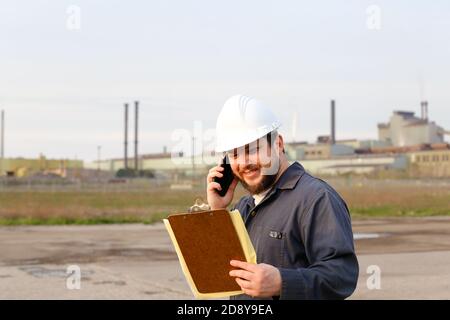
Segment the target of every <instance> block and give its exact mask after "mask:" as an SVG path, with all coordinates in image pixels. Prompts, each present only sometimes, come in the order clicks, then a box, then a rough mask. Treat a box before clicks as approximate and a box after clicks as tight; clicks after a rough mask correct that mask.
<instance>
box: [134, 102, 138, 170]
mask: <svg viewBox="0 0 450 320" xmlns="http://www.w3.org/2000/svg"><path fill="white" fill-rule="evenodd" d="M138 124H139V101H135V102H134V171H135V173H136V175H137V173H138V169H139V163H138Z"/></svg>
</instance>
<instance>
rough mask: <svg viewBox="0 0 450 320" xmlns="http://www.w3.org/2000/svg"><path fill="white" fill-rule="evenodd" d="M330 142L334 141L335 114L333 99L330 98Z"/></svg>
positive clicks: (333, 142)
mask: <svg viewBox="0 0 450 320" xmlns="http://www.w3.org/2000/svg"><path fill="white" fill-rule="evenodd" d="M330 143H331V144H335V143H336V116H335V104H334V100H331V134H330Z"/></svg>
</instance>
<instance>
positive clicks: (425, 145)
mask: <svg viewBox="0 0 450 320" xmlns="http://www.w3.org/2000/svg"><path fill="white" fill-rule="evenodd" d="M421 108H422V109H421V117H420V118H418V117H415V116H414V112H410V111H394V112H393V114H392V116H391V118H390V120H389V122H388V123H382V124H378V135H379V137H378V140H357V139H349V140H338V139H336V124H335V110H336V104H335V101H334V100H332V101H331V112H330V113H331V130H330V135H326V136H319V137H318V138H317V141H316V142H315V143H312V144H311V143H307V142H291V143H286V144H285V149H286V155H287V157H288V159H289V160H290V161H296V160H297V161H300V162H301V163H302V165H303V166H304V167H305V169H306V170H308V171H309V172H311V173H313V174H324V175H325V174H326V175H338V174H346V173H357V174H366V173H372V172H376V171H382V170H403V171H408V172H411V173H414V174H417V175H429V176H435V177H447V176H449V177H450V161H449V160H448V159H449V158H450V146H449V144H448V143H446V142H445V140H444V135H446V134H449V132H448V131H445V130H444V129H443V128H442V127H440V126H438V125H437V124H436V123H435V122H431V121H429V119H428V103H427V102H426V101H423V102H422V103H421ZM126 112H127V111H126ZM126 128H127V125H126ZM125 139H127V133H125ZM135 141H137V137H136V138H135ZM126 146H127V140H125V147H126ZM136 157H137V154H135V166H136V168H137V169H140V170H142V169H146V170H154V171H155V172H161V173H164V174H166V175H169V176H170V175H172V176H173V175H175V176H178V175H184V176H191V175H192V174H193V173H196V174H202V173H203V172H206V171H207V170H208V169H209V168H210V167H211V166H213V165H215V164H216V163H217V162H218V160H219V158H220V155H214V153H213V152H211V153H202V154H199V155H196V156H195V157H191V156H188V157H186V156H185V157H183V156H182V155H171V154H170V153H167V150H164V152H163V153H158V154H147V155H140V156H139V157H138V160H136ZM125 158H126V151H125ZM125 158H124V159H111V160H104V161H101V162H100V163H97V162H95V163H91V164H88V168H92V169H95V168H101V170H108V171H111V172H115V171H117V170H119V169H121V168H124V167H125V166H126V165H127V164H126V163H127V160H126V159H125Z"/></svg>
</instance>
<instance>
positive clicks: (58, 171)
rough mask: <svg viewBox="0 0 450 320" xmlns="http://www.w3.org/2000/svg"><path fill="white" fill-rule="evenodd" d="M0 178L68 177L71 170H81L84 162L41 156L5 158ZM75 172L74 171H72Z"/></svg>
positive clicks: (0, 160)
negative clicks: (35, 157) (33, 157)
mask: <svg viewBox="0 0 450 320" xmlns="http://www.w3.org/2000/svg"><path fill="white" fill-rule="evenodd" d="M0 168H1V173H0V176H7V177H17V178H22V177H30V176H33V175H38V174H39V175H41V176H46V175H47V176H59V177H62V178H66V177H68V172H69V171H71V170H74V169H75V170H77V169H78V170H81V169H82V168H83V161H81V160H68V159H47V158H46V157H45V156H43V155H40V157H39V158H37V159H25V158H3V159H0ZM72 172H73V171H72Z"/></svg>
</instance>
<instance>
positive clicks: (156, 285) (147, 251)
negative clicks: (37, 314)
mask: <svg viewBox="0 0 450 320" xmlns="http://www.w3.org/2000/svg"><path fill="white" fill-rule="evenodd" d="M353 225H354V231H355V232H356V233H358V234H359V233H362V234H369V236H370V234H374V233H375V234H378V235H379V236H380V237H378V238H369V239H362V240H357V241H356V248H357V253H358V257H359V262H360V279H359V283H358V287H357V290H356V291H355V293H354V294H353V296H352V297H351V298H352V299H401V298H405V299H432V298H433V299H449V298H450V271H449V270H450V218H442V217H435V218H403V219H402V218H396V219H371V220H356V221H354V223H353ZM70 265H77V266H79V267H80V270H81V289H80V290H69V289H67V277H68V274H67V273H66V271H67V267H68V266H70ZM369 266H370V268H369V270H368V269H367V268H368V267H369ZM374 266H375V267H374ZM377 268H379V269H377ZM374 270H375V271H377V270H380V271H381V277H380V279H381V280H380V283H379V284H380V289H376V288H373V289H371V290H370V289H369V287H368V286H367V280H370V281H369V285H370V286H371V287H374V286H375V287H376V284H377V282H374V281H373V279H374V276H373V272H374ZM367 271H369V273H368V272H367ZM69 284H70V283H69ZM0 298H1V299H18V298H26V299H79V298H83V299H192V294H191V292H190V290H189V288H188V286H187V284H186V282H185V280H184V277H183V275H182V273H181V270H180V267H179V264H178V260H177V258H176V255H175V253H174V250H173V248H172V245H171V243H170V240H169V238H168V236H167V234H166V231H165V229H164V227H163V225H162V224H156V225H151V226H146V225H105V226H51V227H50V226H29V227H1V228H0Z"/></svg>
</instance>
